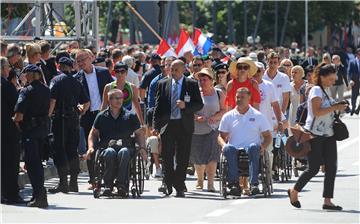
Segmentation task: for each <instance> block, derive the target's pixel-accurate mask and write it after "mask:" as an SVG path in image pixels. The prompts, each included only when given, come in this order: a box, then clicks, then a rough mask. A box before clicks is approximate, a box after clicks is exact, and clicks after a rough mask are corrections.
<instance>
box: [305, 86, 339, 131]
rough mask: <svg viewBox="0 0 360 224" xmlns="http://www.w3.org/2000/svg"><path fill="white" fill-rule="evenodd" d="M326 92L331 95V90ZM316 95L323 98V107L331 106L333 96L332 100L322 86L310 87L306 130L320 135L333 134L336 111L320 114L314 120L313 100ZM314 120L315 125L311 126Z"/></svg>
mask: <svg viewBox="0 0 360 224" xmlns="http://www.w3.org/2000/svg"><path fill="white" fill-rule="evenodd" d="M326 93H327V94H328V96H329V97H330V94H329V90H326ZM315 97H320V98H321V99H322V103H321V108H328V107H330V106H331V103H332V102H331V101H332V99H331V97H330V100H331V101H329V99H328V98H327V97H326V96H325V94H324V92H323V91H322V89H321V87H320V86H314V87H312V88H311V89H310V92H309V97H308V100H307V107H308V114H307V117H306V123H305V126H304V128H305V129H306V130H309V131H310V132H311V133H313V134H314V135H320V136H333V135H334V130H333V127H332V125H333V121H334V112H331V113H328V114H325V115H322V116H318V117H316V118H315V122H314V114H313V110H312V104H311V100H312V99H314V98H315ZM313 122H314V125H313V127H312V128H311V126H312V124H313Z"/></svg>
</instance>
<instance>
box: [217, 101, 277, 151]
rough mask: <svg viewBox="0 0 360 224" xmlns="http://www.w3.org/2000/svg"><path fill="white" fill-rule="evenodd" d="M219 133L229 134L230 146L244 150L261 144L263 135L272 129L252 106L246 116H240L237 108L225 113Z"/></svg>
mask: <svg viewBox="0 0 360 224" xmlns="http://www.w3.org/2000/svg"><path fill="white" fill-rule="evenodd" d="M219 131H220V132H225V133H228V134H229V142H228V143H229V144H231V145H234V146H235V147H237V148H244V147H248V146H249V145H250V144H261V133H263V132H265V131H271V128H270V124H269V122H268V121H267V119H266V118H265V116H264V115H262V114H261V113H260V112H259V111H257V110H256V109H254V108H253V107H251V106H250V107H249V110H248V111H247V112H246V113H245V114H240V113H239V111H238V110H237V109H236V108H235V109H232V110H230V111H228V112H227V113H225V114H224V116H223V117H222V119H221V122H220V126H219Z"/></svg>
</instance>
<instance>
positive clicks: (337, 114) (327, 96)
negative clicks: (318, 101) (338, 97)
mask: <svg viewBox="0 0 360 224" xmlns="http://www.w3.org/2000/svg"><path fill="white" fill-rule="evenodd" d="M320 88H321V90H322V91H323V93H324V95H325V97H326V98H327V99H328V101H329V103H330V105H331V106H332V105H333V104H332V103H331V99H330V97H329V95H328V94H327V93H326V91H325V90H324V88H323V87H322V86H320ZM334 114H335V118H336V117H339V115H340V112H339V113H336V112H335V111H334Z"/></svg>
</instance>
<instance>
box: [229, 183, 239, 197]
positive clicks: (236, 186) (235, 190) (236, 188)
mask: <svg viewBox="0 0 360 224" xmlns="http://www.w3.org/2000/svg"><path fill="white" fill-rule="evenodd" d="M229 188H230V191H229V194H230V195H234V196H241V191H242V190H241V188H240V186H239V184H238V183H236V184H233V185H232V186H230V187H229Z"/></svg>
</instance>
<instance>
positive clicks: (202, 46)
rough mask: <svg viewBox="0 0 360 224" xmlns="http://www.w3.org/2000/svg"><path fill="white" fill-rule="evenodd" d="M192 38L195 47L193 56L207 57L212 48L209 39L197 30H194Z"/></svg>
mask: <svg viewBox="0 0 360 224" xmlns="http://www.w3.org/2000/svg"><path fill="white" fill-rule="evenodd" d="M193 37H194V38H193V42H194V45H195V47H196V49H195V51H194V52H193V54H194V55H207V54H208V52H209V51H210V49H211V46H212V41H211V39H210V38H208V37H206V36H205V35H204V34H202V32H201V30H200V29H198V28H195V30H194V35H193Z"/></svg>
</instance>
